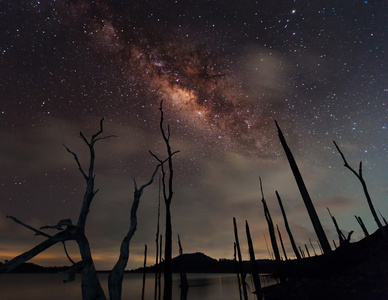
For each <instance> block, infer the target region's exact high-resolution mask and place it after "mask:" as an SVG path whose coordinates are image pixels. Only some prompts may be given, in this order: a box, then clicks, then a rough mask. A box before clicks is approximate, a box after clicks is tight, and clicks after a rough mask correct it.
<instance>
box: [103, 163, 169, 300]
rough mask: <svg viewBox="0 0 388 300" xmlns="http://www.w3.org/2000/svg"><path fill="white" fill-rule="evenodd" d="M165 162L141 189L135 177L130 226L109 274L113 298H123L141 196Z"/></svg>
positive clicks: (109, 285) (115, 299) (110, 293)
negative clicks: (123, 285) (125, 276)
mask: <svg viewBox="0 0 388 300" xmlns="http://www.w3.org/2000/svg"><path fill="white" fill-rule="evenodd" d="M163 163H164V162H161V163H160V164H159V165H157V166H156V168H155V170H154V172H153V174H152V176H151V179H150V180H149V181H148V182H147V183H145V184H143V185H142V186H141V187H140V188H139V189H138V188H137V183H136V180H135V179H133V182H134V185H135V191H134V193H133V203H132V208H131V217H130V218H131V221H130V222H131V223H130V227H129V230H128V232H127V234H126V235H125V237H124V238H123V240H122V242H121V247H120V255H119V258H118V260H117V262H116V264H115V266H114V267H113V269H112V270H111V271H110V273H109V276H108V287H109V297H110V299H111V300H120V299H121V291H122V284H123V276H124V270H125V267H126V266H127V263H128V258H129V243H130V242H131V239H132V237H133V235H134V234H135V231H136V229H137V209H138V208H139V203H140V198H141V196H142V195H143V191H144V189H145V188H146V187H148V186H149V185H151V184H152V183H153V181H154V178H155V175H156V173H157V172H158V169H159V167H160V166H161V165H163Z"/></svg>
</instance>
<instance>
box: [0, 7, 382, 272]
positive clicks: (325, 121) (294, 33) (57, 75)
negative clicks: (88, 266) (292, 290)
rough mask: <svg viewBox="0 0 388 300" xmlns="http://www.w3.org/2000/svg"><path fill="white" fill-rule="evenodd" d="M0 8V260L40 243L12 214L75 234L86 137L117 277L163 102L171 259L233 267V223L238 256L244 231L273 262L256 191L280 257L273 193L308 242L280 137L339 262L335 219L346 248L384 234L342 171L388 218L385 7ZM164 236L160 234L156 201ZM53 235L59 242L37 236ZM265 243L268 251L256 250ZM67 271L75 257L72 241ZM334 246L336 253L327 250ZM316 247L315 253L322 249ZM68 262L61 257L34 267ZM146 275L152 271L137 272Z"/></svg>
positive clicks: (95, 214)
mask: <svg viewBox="0 0 388 300" xmlns="http://www.w3.org/2000/svg"><path fill="white" fill-rule="evenodd" d="M119 2H120V1H117V2H116V1H113V2H112V1H109V2H106V3H105V2H104V1H101V2H99V3H98V4H92V3H89V2H88V1H80V2H77V3H71V2H67V1H62V0H57V1H48V2H44V3H43V2H39V1H30V2H29V3H9V4H8V5H7V6H5V7H3V8H1V10H2V14H3V16H5V17H6V25H7V30H6V31H4V32H2V33H1V36H2V37H3V39H2V40H3V41H5V43H4V45H3V46H2V51H1V62H2V65H3V66H4V68H2V69H3V71H2V76H1V78H2V80H1V82H0V89H1V90H0V91H1V92H2V93H1V94H2V101H1V104H0V105H1V109H0V112H1V113H0V153H1V157H2V161H1V171H0V179H1V181H0V195H2V197H1V201H0V239H1V241H2V243H1V245H0V261H4V260H10V259H12V258H13V257H14V256H16V255H18V254H21V253H23V252H24V251H27V250H29V249H31V248H32V247H34V246H35V245H37V244H38V243H39V242H41V241H43V238H42V237H39V236H34V233H33V232H32V231H29V230H28V229H26V228H23V227H22V226H20V225H18V224H16V223H15V222H13V221H12V220H10V219H7V218H6V216H8V215H12V216H14V217H16V218H18V219H19V220H21V221H23V222H24V223H26V224H28V225H31V226H33V227H35V228H40V227H41V226H45V225H54V224H57V222H58V221H59V220H61V219H67V218H70V219H71V220H72V221H73V223H74V222H76V220H77V217H78V213H79V209H80V206H81V203H82V197H83V193H84V189H85V186H84V182H83V178H82V175H81V174H80V172H79V170H78V168H77V165H76V163H75V161H74V159H73V157H72V156H71V155H70V154H69V153H67V151H66V149H65V148H64V147H63V144H65V145H66V146H67V147H69V149H71V150H72V151H74V152H75V153H77V154H78V156H79V158H80V162H81V164H82V165H83V166H86V164H87V154H88V149H87V147H85V144H84V143H83V141H82V140H81V139H80V138H79V132H80V131H82V132H83V133H84V134H85V136H86V137H89V136H90V135H92V134H94V133H96V132H97V131H98V128H99V121H100V119H101V118H102V117H105V118H106V119H105V121H104V132H103V134H104V135H105V136H109V135H117V137H116V138H114V139H107V140H102V141H99V142H98V144H96V147H95V148H96V165H95V175H96V184H95V188H96V189H99V192H98V193H97V195H96V197H95V199H94V201H93V203H92V206H91V210H90V213H89V216H88V221H87V224H86V231H87V237H88V239H89V242H90V244H91V250H92V254H93V259H94V261H95V265H96V268H97V269H110V268H112V267H113V265H114V263H115V261H116V259H117V256H118V253H119V247H120V243H121V240H122V238H123V237H124V235H125V233H126V231H127V230H128V228H129V215H130V208H131V205H132V200H133V190H134V188H133V181H132V178H134V179H136V181H137V184H138V185H141V184H143V183H145V182H147V181H148V180H149V178H150V176H151V175H152V171H153V170H154V168H155V166H156V164H157V162H156V161H155V158H153V157H152V156H151V155H150V154H149V152H148V151H149V150H150V151H152V152H153V153H155V154H157V155H158V156H159V155H160V157H163V156H165V146H164V144H163V140H162V137H161V134H160V131H159V128H158V126H159V120H160V119H159V118H160V115H159V109H158V108H159V104H160V101H161V100H163V105H164V106H163V107H164V114H165V124H166V126H167V124H168V125H169V126H170V129H171V145H172V148H173V149H172V150H173V151H176V150H179V151H180V152H179V153H177V154H176V155H174V157H173V164H174V176H175V177H174V183H173V185H174V187H173V191H174V197H173V199H172V203H171V209H172V230H173V256H177V254H178V243H177V235H178V234H179V236H180V238H181V242H182V247H183V252H184V253H188V252H202V253H205V254H206V255H208V256H210V257H214V258H216V259H222V258H226V259H231V258H233V242H234V236H233V222H232V218H233V217H236V219H237V224H238V230H239V237H240V244H241V247H242V254H243V258H244V259H246V258H247V257H248V246H247V243H246V237H245V228H244V222H245V220H247V221H248V222H249V225H250V230H251V235H252V240H253V245H254V248H255V254H256V259H266V258H269V254H268V250H267V246H266V243H268V246H270V239H269V235H268V228H267V224H266V221H265V217H264V212H263V208H262V204H261V193H260V184H259V177H261V179H262V181H263V190H264V196H265V199H266V201H267V204H268V206H269V210H270V212H271V215H272V219H273V220H274V224H278V225H279V227H280V230H281V232H282V237H283V241H284V242H285V247H286V250H287V254H289V255H290V256H292V254H293V252H292V248H291V245H290V243H289V240H288V237H287V234H286V231H285V229H284V224H283V219H282V216H281V212H280V209H279V205H278V203H277V199H276V196H275V191H278V192H279V194H280V196H281V198H282V201H283V205H284V208H285V211H286V213H287V217H288V221H289V223H290V227H291V230H292V232H293V234H294V238H295V240H296V242H297V245H301V246H303V245H304V244H308V245H309V239H311V240H312V242H313V243H314V246H315V245H316V240H317V237H316V235H315V233H314V230H313V227H312V225H311V221H310V219H309V217H308V214H307V211H306V209H305V206H304V204H303V201H302V199H301V196H300V193H299V190H298V188H297V185H296V183H295V179H294V177H293V175H292V171H291V169H290V167H289V164H288V161H287V159H286V156H285V154H284V151H283V149H282V147H281V144H280V141H279V139H278V137H277V130H276V126H275V122H274V120H277V122H278V123H279V125H280V127H281V128H282V131H283V134H284V136H285V138H286V140H287V143H288V145H289V147H290V149H291V151H292V152H293V154H294V156H295V159H296V161H297V163H298V166H299V168H300V171H301V173H302V176H303V178H304V180H305V183H306V186H307V189H308V191H309V194H310V196H311V198H312V201H313V203H314V206H315V209H316V211H317V213H318V216H319V218H320V221H321V223H322V225H323V228H324V230H325V233H326V235H327V237H328V240H329V242H330V245H331V247H332V248H334V246H333V243H332V240H335V241H337V240H338V237H337V233H336V231H335V228H334V225H333V223H332V220H331V218H330V216H329V214H328V212H327V209H326V208H327V207H328V208H329V209H330V211H331V213H332V214H333V216H334V217H335V218H336V220H337V222H338V224H339V227H340V228H341V229H342V230H343V231H344V234H345V235H347V234H348V232H350V231H352V230H354V234H353V235H352V239H351V241H357V240H360V239H361V238H362V237H363V236H364V234H363V232H362V230H361V228H360V226H359V225H358V223H357V221H356V219H355V217H354V215H357V216H360V217H361V218H362V220H363V221H364V223H365V225H366V227H367V229H368V230H369V233H372V232H374V231H375V230H377V226H376V224H375V222H374V220H373V217H372V214H371V213H370V211H369V208H368V205H367V202H366V200H365V196H364V193H363V190H362V187H361V185H360V183H359V181H358V180H357V178H356V177H355V176H354V175H353V174H352V173H351V172H350V171H349V170H348V169H346V168H345V167H344V166H343V161H342V159H341V156H340V154H339V153H338V151H337V150H336V148H335V146H334V144H333V142H332V141H333V140H334V141H336V142H337V144H338V145H339V147H340V148H341V150H342V151H343V153H344V155H345V157H346V159H347V161H348V163H349V164H350V166H352V167H353V168H354V169H356V170H357V169H358V166H359V163H360V161H362V166H363V176H364V179H365V181H366V183H367V186H368V189H369V192H370V194H371V197H372V200H373V203H374V206H375V208H376V210H377V211H378V212H380V213H381V214H382V215H383V216H384V217H387V216H388V203H387V201H386V199H387V194H388V181H387V179H388V178H387V175H386V170H387V169H388V146H387V143H386V141H387V140H388V139H387V138H388V132H387V130H388V129H387V126H388V125H387V124H388V108H387V106H388V105H387V103H388V86H387V82H388V74H387V72H388V71H387V70H388V67H387V61H386V59H385V57H386V53H387V51H388V43H387V36H386V32H385V30H384V29H385V28H386V26H387V24H388V20H387V19H386V18H385V17H384V13H383V12H384V10H385V9H386V7H385V5H386V4H384V3H374V2H373V3H372V1H358V2H355V3H345V4H344V3H342V2H341V1H334V2H333V3H331V4H330V5H329V4H328V3H326V1H316V2H314V3H309V2H308V1H306V0H301V1H299V0H298V1H296V0H295V1H291V2H287V3H281V4H279V5H277V6H276V7H275V6H274V5H273V3H272V2H271V1H268V0H265V1H261V2H260V3H254V2H252V3H251V2H249V1H247V3H234V2H231V1H223V2H217V1H210V2H208V1H202V0H201V1H197V2H195V3H194V2H191V1H189V2H187V3H184V2H182V3H181V2H180V1H175V2H174V3H159V2H152V3H151V1H136V2H134V3H131V4H128V5H126V6H122V5H121V4H120V3H119ZM158 198H159V192H158V179H157V178H155V182H154V183H153V184H152V185H151V186H149V187H148V188H146V189H145V191H144V194H143V196H142V198H141V201H140V206H139V209H138V227H137V231H136V232H135V235H134V237H133V239H132V241H131V244H130V255H129V262H128V266H127V268H128V269H135V268H137V267H139V266H142V264H143V253H144V244H147V246H148V257H152V256H153V255H154V254H155V234H156V222H157V213H158ZM160 226H161V227H160V230H161V231H160V233H163V234H164V203H163V199H162V203H161V219H160ZM46 232H47V233H49V234H51V233H56V232H55V230H47V231H46ZM263 235H265V236H266V241H265V238H264V236H263ZM66 244H67V247H68V250H69V253H70V256H71V257H72V259H73V260H74V261H78V260H79V259H80V256H79V251H78V248H77V245H76V244H75V243H74V242H72V243H66ZM337 244H338V243H337ZM315 249H316V250H317V249H319V248H318V246H317V247H316V248H315ZM31 262H33V263H37V264H39V265H42V266H49V265H52V264H54V263H56V264H62V263H65V262H68V260H67V258H66V255H65V253H64V251H63V247H62V246H61V245H55V246H54V247H52V248H50V249H49V250H47V251H45V252H44V253H42V254H40V255H39V256H37V257H36V258H34V259H33V260H31ZM151 263H153V262H152V260H151V259H150V260H149V259H147V264H151Z"/></svg>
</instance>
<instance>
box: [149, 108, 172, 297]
mask: <svg viewBox="0 0 388 300" xmlns="http://www.w3.org/2000/svg"><path fill="white" fill-rule="evenodd" d="M159 110H160V123H159V127H160V131H161V133H162V137H163V141H164V143H165V145H166V149H167V159H166V162H167V170H166V168H165V167H164V164H163V163H162V162H163V161H162V160H161V159H160V158H159V157H158V156H156V155H155V154H153V153H152V152H151V151H150V153H151V155H152V156H154V157H155V159H156V160H157V161H159V162H160V163H161V169H162V187H163V198H164V203H165V206H166V233H165V242H164V243H165V246H164V291H163V299H164V300H171V298H172V266H171V261H172V224H171V208H170V207H171V200H172V196H173V194H174V193H173V189H172V186H173V185H172V183H173V178H174V170H173V167H172V156H173V155H174V154H175V153H178V152H179V151H175V152H172V150H171V146H170V126H169V125H167V132H166V130H165V129H164V126H163V122H164V114H163V101H161V102H160V107H159ZM167 172H168V176H167ZM167 177H168V178H167Z"/></svg>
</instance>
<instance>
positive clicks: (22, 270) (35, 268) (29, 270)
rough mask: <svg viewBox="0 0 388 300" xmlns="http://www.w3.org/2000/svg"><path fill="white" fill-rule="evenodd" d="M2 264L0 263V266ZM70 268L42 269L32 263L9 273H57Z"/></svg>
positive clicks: (22, 265)
mask: <svg viewBox="0 0 388 300" xmlns="http://www.w3.org/2000/svg"><path fill="white" fill-rule="evenodd" d="M1 265H2V263H1V262H0V266H1ZM69 268H70V267H66V266H64V267H42V266H39V265H36V264H34V263H24V264H21V265H20V266H18V267H16V268H15V269H14V270H12V271H11V272H10V273H58V272H64V271H66V270H68V269H69Z"/></svg>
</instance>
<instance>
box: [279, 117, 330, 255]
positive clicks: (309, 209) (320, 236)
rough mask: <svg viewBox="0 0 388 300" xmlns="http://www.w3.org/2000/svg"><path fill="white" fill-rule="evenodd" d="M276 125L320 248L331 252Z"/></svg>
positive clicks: (293, 161) (295, 166)
mask: <svg viewBox="0 0 388 300" xmlns="http://www.w3.org/2000/svg"><path fill="white" fill-rule="evenodd" d="M275 124H276V127H277V129H278V135H279V139H280V142H281V144H282V146H283V149H284V152H285V153H286V156H287V159H288V162H289V164H290V167H291V170H292V172H293V174H294V177H295V181H296V183H297V185H298V188H299V191H300V194H301V196H302V199H303V201H304V204H305V206H306V209H307V212H308V214H309V216H310V219H311V223H312V224H313V227H314V230H315V233H316V234H317V237H318V239H319V242H320V243H321V246H322V249H323V252H324V253H330V252H331V247H330V244H329V241H328V239H327V237H326V234H325V231H324V230H323V227H322V224H321V221H320V220H319V218H318V215H317V212H316V211H315V208H314V205H313V202H312V201H311V198H310V195H309V193H308V191H307V188H306V185H305V184H304V181H303V178H302V175H301V173H300V171H299V168H298V165H297V164H296V161H295V158H294V156H293V155H292V152H291V150H290V148H289V147H288V145H287V142H286V140H285V138H284V136H283V133H282V131H281V129H280V127H279V125H278V123H277V122H276V121H275Z"/></svg>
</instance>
